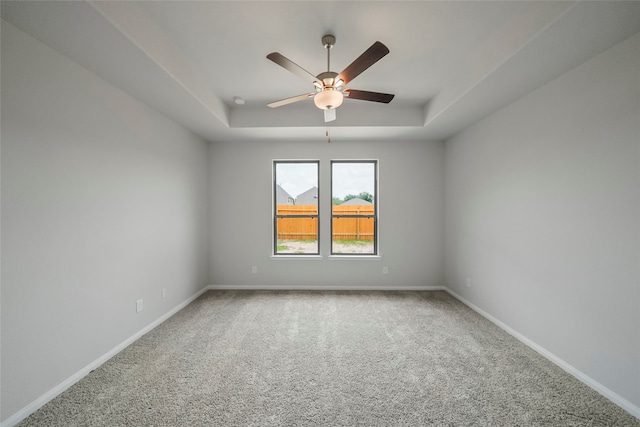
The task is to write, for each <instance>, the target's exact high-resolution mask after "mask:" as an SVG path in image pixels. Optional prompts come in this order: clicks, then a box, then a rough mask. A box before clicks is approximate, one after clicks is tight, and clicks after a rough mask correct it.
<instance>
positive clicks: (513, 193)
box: [445, 35, 640, 407]
mask: <svg viewBox="0 0 640 427" xmlns="http://www.w3.org/2000/svg"><path fill="white" fill-rule="evenodd" d="M639 61H640V35H636V36H634V37H632V38H631V39H629V40H627V41H625V42H623V43H621V44H619V45H617V46H615V47H613V48H611V49H609V50H608V51H606V52H604V53H602V54H601V55H599V56H597V57H595V58H593V59H591V60H590V61H588V62H586V63H584V64H583V65H581V66H579V67H577V68H576V69H574V70H572V71H571V72H569V73H567V74H565V75H563V76H562V77H560V78H558V79H557V80H555V81H553V82H551V83H549V84H547V85H546V86H544V87H542V88H540V89H538V90H536V91H534V92H532V93H530V94H529V95H527V96H525V97H524V98H522V99H520V100H519V101H517V102H515V103H514V104H512V105H510V106H509V107H507V108H505V109H503V110H502V111H500V112H497V113H495V114H493V115H492V116H490V117H488V118H486V119H484V120H482V121H481V122H479V123H477V124H475V125H474V126H471V127H470V128H468V129H466V130H465V131H464V132H462V133H461V134H460V135H458V136H456V137H454V138H452V139H451V140H449V141H447V143H446V155H445V158H446V167H445V168H446V172H445V187H446V190H445V200H446V202H445V213H446V216H445V217H446V221H445V222H446V243H445V246H446V256H445V258H446V283H447V286H448V287H449V288H450V289H452V290H453V291H454V292H456V293H457V294H459V295H461V296H462V297H463V298H465V299H467V300H468V301H470V302H471V303H473V304H474V305H476V306H478V307H479V308H480V309H482V310H484V311H486V312H487V313H489V314H490V315H492V316H493V317H495V318H496V319H498V320H499V321H501V322H503V323H505V324H507V325H508V326H510V327H511V328H513V329H514V330H516V331H517V332H519V333H520V334H522V335H524V336H525V337H528V338H529V339H530V340H532V341H534V342H535V343H537V344H538V345H540V346H542V347H544V348H545V349H547V350H548V351H550V352H551V353H553V354H554V355H555V356H557V357H559V358H561V359H562V360H564V361H565V362H567V363H569V364H570V365H572V366H573V367H575V368H577V369H579V370H580V371H582V372H583V373H585V374H587V375H588V376H589V377H591V378H592V379H595V380H596V381H597V382H599V383H600V384H602V385H604V386H605V387H607V388H609V389H610V390H612V391H613V392H615V393H617V394H618V395H620V396H622V397H623V398H624V399H626V400H627V401H629V402H631V403H632V404H634V405H636V407H637V406H640V220H639V219H640V191H639V184H640V167H639V165H640V162H639V160H640V77H639V76H640V72H639V71H640V63H639ZM467 278H470V279H471V286H470V287H467V284H466V281H467Z"/></svg>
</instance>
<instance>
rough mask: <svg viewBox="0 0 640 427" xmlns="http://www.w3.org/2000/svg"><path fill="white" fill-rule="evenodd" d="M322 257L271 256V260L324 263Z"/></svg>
mask: <svg viewBox="0 0 640 427" xmlns="http://www.w3.org/2000/svg"><path fill="white" fill-rule="evenodd" d="M322 258H323V256H322V255H271V259H273V260H278V261H291V260H303V261H322Z"/></svg>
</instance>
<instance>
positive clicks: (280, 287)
mask: <svg viewBox="0 0 640 427" xmlns="http://www.w3.org/2000/svg"><path fill="white" fill-rule="evenodd" d="M206 289H207V290H211V291H215V290H238V291H243V290H254V291H446V290H447V288H445V287H444V286H367V285H322V286H319V285H309V286H300V285H295V286H290V285H257V284H256V285H209V286H207V288H206Z"/></svg>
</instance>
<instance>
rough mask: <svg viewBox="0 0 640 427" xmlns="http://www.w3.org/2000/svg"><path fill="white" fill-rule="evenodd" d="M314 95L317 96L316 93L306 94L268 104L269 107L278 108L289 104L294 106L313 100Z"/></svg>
mask: <svg viewBox="0 0 640 427" xmlns="http://www.w3.org/2000/svg"><path fill="white" fill-rule="evenodd" d="M313 95H315V93H305V94H302V95H298V96H293V97H291V98H287V99H281V100H280V101H275V102H272V103H271V104H267V107H271V108H276V107H281V106H283V105H287V104H293V103H294V102H298V101H304V100H305V99H308V98H312V97H313Z"/></svg>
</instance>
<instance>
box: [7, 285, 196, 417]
mask: <svg viewBox="0 0 640 427" xmlns="http://www.w3.org/2000/svg"><path fill="white" fill-rule="evenodd" d="M206 291H207V288H206V287H205V288H202V289H201V290H200V291H198V292H197V293H196V294H195V295H193V296H191V297H189V298H188V299H187V300H186V301H183V302H182V303H180V304H178V305H177V306H176V307H174V308H173V309H171V310H170V311H168V312H167V313H165V314H164V315H162V316H161V317H159V318H157V319H156V320H154V321H153V322H152V323H150V324H149V325H147V326H145V327H144V328H143V329H141V330H139V331H138V332H136V333H135V334H133V335H132V336H130V337H129V338H127V339H126V340H124V341H123V342H121V343H120V344H118V345H117V346H115V347H114V348H112V349H111V350H109V351H108V352H107V353H105V354H103V355H102V356H100V357H99V358H98V359H96V360H94V361H93V362H91V363H90V364H88V365H87V366H85V367H84V368H82V369H80V370H79V371H78V372H76V373H75V374H73V375H72V376H70V377H69V378H67V379H66V380H64V381H63V382H61V383H60V384H58V385H57V386H55V387H54V388H52V389H51V390H49V391H48V392H46V393H45V394H43V395H42V396H40V397H39V398H37V399H36V400H34V401H33V402H31V403H30V404H28V405H27V406H25V407H24V408H22V409H20V410H19V411H18V412H16V413H15V414H13V415H11V416H10V417H9V418H7V419H6V420H4V421H3V422H2V423H0V427H13V426H15V425H16V424H18V423H19V422H20V421H22V420H24V419H25V418H27V417H28V416H29V415H31V414H33V413H34V412H35V411H37V410H38V409H40V408H41V407H43V406H44V405H45V404H46V403H48V402H49V401H51V400H52V399H53V398H55V397H56V396H58V395H59V394H60V393H62V392H63V391H65V390H66V389H68V388H69V387H71V386H72V385H74V384H75V383H77V382H78V381H80V380H81V379H82V378H84V377H85V376H86V375H87V374H89V373H90V372H91V371H93V370H94V369H96V368H98V367H99V366H100V365H102V364H103V363H104V362H106V361H107V360H109V359H111V358H112V357H113V356H115V355H116V354H118V353H119V352H121V351H122V350H124V349H125V348H126V347H128V346H129V345H130V344H132V343H133V342H134V341H136V340H137V339H138V338H140V337H141V336H143V335H144V334H146V333H147V332H149V331H151V330H152V329H153V328H155V327H156V326H158V325H159V324H161V323H162V322H164V321H165V320H167V319H168V318H170V317H171V316H173V315H174V314H176V313H177V312H178V311H180V310H182V309H183V308H184V307H186V306H187V305H189V304H190V303H191V302H192V301H193V300H195V299H196V298H198V297H199V296H200V295H202V294H203V293H204V292H206Z"/></svg>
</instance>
